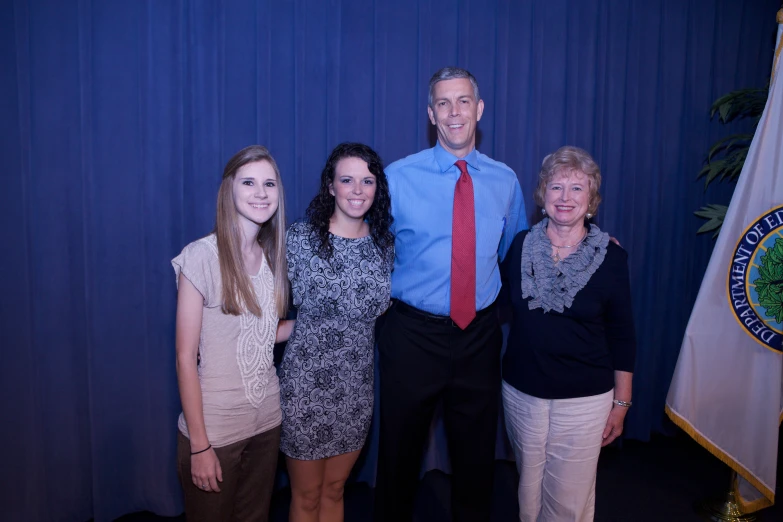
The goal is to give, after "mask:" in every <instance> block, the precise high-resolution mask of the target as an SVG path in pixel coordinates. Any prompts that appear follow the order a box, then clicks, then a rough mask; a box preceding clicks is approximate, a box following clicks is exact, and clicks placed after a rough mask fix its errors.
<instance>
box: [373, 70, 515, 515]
mask: <svg viewBox="0 0 783 522" xmlns="http://www.w3.org/2000/svg"><path fill="white" fill-rule="evenodd" d="M428 101H429V105H428V107H427V112H428V114H429V118H430V121H431V122H432V124H433V125H435V127H436V129H437V133H438V142H437V144H436V145H435V147H433V148H431V149H427V150H423V151H421V152H419V153H417V154H413V155H411V156H408V157H407V158H404V159H401V160H399V161H396V162H394V163H392V164H391V165H389V167H387V169H386V175H387V177H388V180H389V189H390V192H391V195H392V213H393V215H394V228H395V234H396V241H395V249H396V258H395V261H394V272H393V273H392V298H393V299H394V300H395V301H394V304H393V305H392V307H391V309H390V311H389V313H388V314H387V317H386V321H385V324H384V326H383V330H382V332H381V334H380V336H379V353H380V359H379V365H380V375H381V382H380V389H381V406H380V409H381V416H380V420H381V436H380V449H379V462H378V479H377V484H376V493H375V499H376V500H375V519H376V521H389V522H392V521H393V522H405V521H410V520H411V519H412V516H413V515H412V513H413V503H414V498H415V495H416V489H417V484H418V478H419V470H420V468H421V456H422V452H423V448H424V443H425V441H426V438H427V435H428V433H429V426H430V423H431V421H432V416H433V413H434V410H435V407H436V405H437V404H438V403H439V402H441V401H442V404H443V412H444V422H445V428H446V436H447V438H448V445H449V455H450V459H451V466H452V494H451V498H452V513H453V520H454V521H456V522H462V521H464V522H468V521H469V522H482V521H488V520H489V513H490V500H491V493H492V475H493V467H494V457H495V437H496V429H497V417H498V396H499V389H500V349H501V345H502V333H501V330H500V324H499V321H498V318H497V314H496V312H495V307H494V302H495V299H496V298H497V296H498V292H499V291H500V284H501V283H500V274H499V270H498V261H499V260H501V259H502V258H503V256H504V255H505V254H506V251H507V250H508V248H509V245H510V244H511V241H512V240H513V239H514V236H515V235H516V233H517V232H518V231H520V230H523V229H525V228H527V220H526V217H525V206H524V201H523V197H522V190H521V188H520V186H519V181H518V180H517V177H516V174H514V171H512V170H511V169H510V168H508V167H507V166H506V165H504V164H503V163H500V162H498V161H495V160H493V159H491V158H489V157H487V156H485V155H484V154H481V153H480V152H478V151H477V150H476V127H477V125H478V122H479V120H480V119H481V115H482V113H483V111H484V101H483V100H482V99H481V97H480V95H479V88H478V83H477V82H476V79H475V78H474V77H473V75H472V74H470V73H469V72H468V71H465V70H463V69H457V68H451V67H447V68H444V69H441V70H440V71H438V72H436V73H435V75H433V77H432V79H431V80H430V86H429V100H428ZM458 160H464V163H460V164H461V167H460V166H458V164H457V161H458ZM465 167H467V169H466V170H467V174H468V175H469V177H470V181H472V189H473V190H472V193H473V206H474V209H475V223H474V227H475V317H474V318H473V319H472V320H470V323H469V324H467V325H464V326H465V327H464V328H462V327H460V326H458V325H457V324H456V323H455V320H452V317H451V316H454V313H453V310H452V309H451V302H452V301H451V297H452V296H451V293H452V292H451V289H452V274H451V267H452V215H453V209H454V206H455V205H456V204H457V203H456V202H455V186H456V184H457V180H458V179H461V175H462V173H461V168H465ZM460 208H462V207H460ZM455 227H456V223H455ZM455 230H456V228H455ZM469 236H472V234H469ZM454 246H455V248H456V249H457V250H459V248H461V247H460V245H458V244H457V242H455V243H454ZM470 248H472V245H470ZM469 257H472V256H469ZM471 271H472V269H471ZM471 275H472V274H471ZM457 277H458V278H459V277H461V275H457ZM471 286H472V285H471ZM472 295H473V292H472V288H471V293H470V296H471V297H472ZM472 316H473V310H470V317H472ZM457 322H460V321H457Z"/></svg>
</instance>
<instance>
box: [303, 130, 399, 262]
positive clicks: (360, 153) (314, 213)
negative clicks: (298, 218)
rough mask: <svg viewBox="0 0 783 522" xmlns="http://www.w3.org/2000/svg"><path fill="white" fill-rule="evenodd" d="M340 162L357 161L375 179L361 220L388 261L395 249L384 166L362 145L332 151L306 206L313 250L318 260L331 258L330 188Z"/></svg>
mask: <svg viewBox="0 0 783 522" xmlns="http://www.w3.org/2000/svg"><path fill="white" fill-rule="evenodd" d="M343 158H359V159H361V160H363V161H364V162H365V163H367V169H368V170H369V171H370V172H371V173H372V174H373V175H374V176H375V182H376V186H375V199H374V200H373V203H372V206H371V207H370V210H368V211H367V214H365V216H364V218H365V220H366V221H367V224H369V225H370V235H371V236H372V239H373V242H374V243H375V246H376V247H377V248H378V249H379V250H380V251H381V255H382V256H383V257H384V258H387V257H389V254H390V253H391V251H392V248H393V246H394V234H392V231H391V224H392V222H393V221H394V218H392V215H391V196H390V195H389V182H388V181H387V180H386V174H385V173H384V172H383V162H382V161H381V157H380V156H378V153H377V152H375V151H374V150H372V149H371V148H370V147H369V146H367V145H364V144H363V143H341V144H339V145H338V146H336V147H335V148H334V150H333V151H332V153H331V154H329V159H327V160H326V165H325V166H324V169H323V171H322V172H321V186H320V188H319V189H318V194H316V196H315V197H314V198H313V200H312V201H311V202H310V204H309V205H308V206H307V212H306V214H307V220H308V221H309V222H310V224H311V225H312V226H313V235H314V236H315V237H313V238H312V239H313V246H314V247H315V251H316V252H317V253H318V257H320V258H321V259H330V258H331V257H332V252H333V247H332V242H331V240H330V238H329V220H330V219H331V217H332V215H333V214H334V206H335V202H334V196H332V194H330V193H329V185H331V184H332V183H334V176H335V169H336V167H337V163H338V162H339V161H340V160H341V159H343Z"/></svg>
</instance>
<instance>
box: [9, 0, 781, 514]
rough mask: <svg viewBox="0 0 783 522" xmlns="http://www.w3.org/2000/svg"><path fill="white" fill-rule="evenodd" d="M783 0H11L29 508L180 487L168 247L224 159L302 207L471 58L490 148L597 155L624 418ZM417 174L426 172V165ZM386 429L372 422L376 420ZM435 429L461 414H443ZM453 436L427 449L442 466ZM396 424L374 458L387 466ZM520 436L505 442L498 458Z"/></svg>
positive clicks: (653, 402) (191, 231) (658, 387)
mask: <svg viewBox="0 0 783 522" xmlns="http://www.w3.org/2000/svg"><path fill="white" fill-rule="evenodd" d="M778 8H779V0H757V1H751V0H744V1H737V0H686V1H682V0H649V1H647V2H626V1H624V0H581V1H576V0H531V1H528V2H517V1H513V0H495V1H492V2H486V1H483V0H458V1H457V2H454V1H450V0H427V1H415V0H371V1H367V0H329V1H326V2H321V1H315V0H288V1H282V2H280V1H278V2H273V1H265V0H235V1H232V2H218V1H216V0H192V1H185V0H171V1H167V2H156V1H153V0H141V1H138V2H121V1H117V0H109V1H92V0H72V1H69V2H63V1H60V0H34V1H26V0H9V1H7V2H3V3H2V4H0V71H1V72H2V74H0V136H1V137H2V139H1V140H0V158H2V160H1V161H2V169H0V175H1V176H2V182H3V188H2V190H1V191H0V218H2V221H3V222H4V223H5V224H6V232H5V238H6V240H5V244H6V245H8V248H7V254H6V255H4V256H2V265H0V274H2V275H0V295H2V296H3V298H2V299H0V317H2V320H1V321H0V338H1V339H2V341H0V346H2V356H3V364H2V365H0V396H1V397H2V399H0V401H2V402H0V404H2V412H3V414H4V417H5V419H6V422H5V429H4V430H2V434H0V447H2V448H4V450H5V452H6V458H5V460H6V464H5V466H4V469H5V471H6V475H7V476H9V477H13V479H11V480H9V483H8V485H7V486H6V487H4V488H2V493H0V503H2V505H3V506H4V508H5V507H7V508H5V512H6V513H7V516H8V517H9V520H25V521H31V522H35V521H56V520H62V521H80V522H81V521H84V520H87V519H89V518H91V517H94V518H95V519H96V520H97V521H99V522H100V521H105V520H112V519H113V518H116V517H118V516H120V515H122V514H124V513H127V512H132V511H136V510H143V509H148V510H152V511H155V512H157V513H160V514H164V515H174V514H177V513H178V512H180V510H181V508H182V504H181V500H180V492H179V486H178V484H177V480H176V470H175V436H176V431H175V430H176V416H177V414H178V412H179V403H178V394H177V386H176V377H175V368H174V346H173V345H174V313H175V304H176V289H175V284H174V274H173V271H172V269H171V266H170V259H171V258H173V257H174V256H175V255H176V254H177V253H178V252H179V251H180V250H181V248H182V247H183V246H184V245H185V244H187V243H188V242H190V241H192V240H194V239H196V238H198V237H200V236H203V235H205V234H207V233H208V232H209V231H210V230H211V228H212V225H213V221H214V211H215V196H216V192H217V187H218V185H219V182H220V176H221V171H222V167H223V165H224V164H225V162H226V160H227V159H228V158H229V157H230V156H231V155H232V154H233V153H234V152H235V151H237V150H238V149H240V148H241V147H244V146H246V145H248V144H251V143H261V144H264V145H266V146H268V147H269V149H270V150H271V152H272V154H273V155H274V156H275V158H276V160H277V162H278V163H279V166H280V169H281V172H282V176H283V180H284V183H285V188H286V195H287V198H288V202H287V203H288V210H289V215H288V219H289V221H293V220H294V219H296V218H299V217H301V216H302V215H303V213H304V209H305V207H306V205H307V203H308V202H309V201H310V199H311V198H312V196H313V195H314V194H315V191H316V189H317V187H318V177H319V175H320V170H321V168H322V166H323V163H324V161H325V158H326V156H327V154H328V152H329V151H330V150H331V149H332V148H333V147H334V146H335V145H336V144H337V143H339V142H341V141H346V140H353V141H362V142H366V143H368V144H370V145H371V146H373V147H374V148H375V149H376V150H378V152H379V153H380V154H381V156H382V157H383V159H384V160H385V161H386V162H387V163H390V162H391V161H394V160H396V159H399V158H401V157H403V156H406V155H408V154H412V153H414V152H416V151H418V150H420V149H422V148H425V147H429V146H431V144H432V143H433V142H434V141H433V140H434V136H435V134H434V132H433V131H432V128H431V126H430V124H429V122H428V120H427V116H426V97H427V82H428V80H429V77H430V75H431V74H432V73H433V72H434V71H435V70H437V69H438V68H440V67H442V66H445V65H458V66H462V67H466V68H468V69H469V70H471V71H472V72H473V73H474V74H475V75H476V77H477V78H478V81H479V85H480V88H481V95H482V97H483V98H484V100H485V103H486V109H485V112H484V117H483V118H482V121H481V123H480V124H479V149H480V150H481V151H482V152H484V153H486V154H488V155H490V156H491V157H493V158H495V159H497V160H499V161H503V162H505V163H506V164H508V165H509V166H510V167H512V168H513V169H514V170H515V171H516V173H517V175H518V176H519V179H520V182H521V184H522V188H523V191H524V193H525V198H526V203H527V205H528V209H529V211H530V214H531V215H530V217H531V218H532V217H533V214H534V213H535V212H536V209H535V207H534V205H533V200H532V191H533V188H534V186H535V183H536V179H537V172H538V167H539V165H540V162H541V160H542V159H543V157H544V156H545V155H546V154H548V153H549V152H552V151H553V150H554V149H556V148H557V147H559V146H561V145H564V144H571V145H577V146H580V147H584V148H585V149H587V150H588V151H590V152H591V153H592V154H593V155H594V157H595V158H596V160H597V161H598V163H599V164H600V165H601V167H602V170H603V175H604V184H603V187H602V193H603V198H604V202H603V204H602V206H601V208H600V212H599V216H598V219H599V223H600V226H601V227H602V228H603V229H605V230H607V231H608V232H609V233H610V234H611V235H613V236H615V237H616V238H617V239H619V241H620V242H621V243H622V245H623V246H624V247H625V248H626V249H627V250H628V252H629V255H630V257H629V262H630V269H631V277H632V292H633V299H634V303H633V304H634V315H635V318H636V325H637V331H638V337H639V355H638V364H637V369H636V372H635V379H634V407H633V408H632V410H631V412H630V413H629V416H628V419H627V421H626V434H627V436H629V437H633V438H637V439H642V440H645V439H647V438H648V437H649V435H650V433H651V432H653V431H661V430H663V429H664V424H663V422H664V421H663V403H664V399H665V395H666V391H667V389H668V385H669V381H670V378H671V374H672V371H673V368H674V364H675V362H676V359H677V354H678V351H679V347H680V343H681V340H682V335H683V332H684V329H685V325H686V323H687V320H688V316H689V313H690V309H691V306H692V304H693V301H694V300H695V297H696V293H697V291H698V287H699V283H700V281H701V278H702V275H703V272H704V269H705V267H706V264H707V261H708V259H709V254H710V252H711V249H712V245H713V243H712V241H711V240H710V239H709V238H708V237H704V236H695V234H694V232H695V230H696V228H698V226H699V225H700V222H699V220H698V219H697V218H695V217H694V216H693V211H694V210H696V209H697V208H699V207H700V206H702V205H703V204H705V203H708V202H722V203H725V202H727V201H728V194H729V192H730V189H731V187H727V186H715V187H711V188H710V191H709V192H708V193H705V191H704V189H703V185H702V184H701V183H700V182H696V181H695V180H694V177H695V174H696V173H697V172H698V171H699V169H700V167H701V164H702V161H703V159H704V157H705V153H706V151H707V150H708V149H709V146H710V144H711V143H712V142H713V141H714V140H715V139H717V138H718V137H720V136H723V135H727V134H729V133H730V132H733V131H747V130H748V125H747V124H746V123H739V124H733V125H731V126H729V127H728V128H724V126H721V125H719V124H718V123H717V122H716V121H710V120H709V112H708V111H709V107H710V104H711V103H712V101H713V100H714V99H715V98H717V97H718V96H719V95H721V94H724V93H725V92H728V91H730V90H733V89H737V88H741V87H761V86H763V85H765V84H766V82H767V80H768V78H769V71H770V64H771V60H772V53H773V48H772V47H773V45H774V38H775V30H776V27H777V26H776V23H775V13H776V11H777V9H778ZM421 190H422V192H423V193H426V191H427V190H428V186H427V182H426V180H425V179H423V180H422V183H421ZM376 432H377V430H376V428H375V427H374V428H373V432H372V433H374V434H375V433H376ZM433 432H434V433H435V434H436V435H437V434H438V433H439V432H440V428H439V427H438V426H436V427H435V429H434V430H433ZM438 440H440V439H437V440H433V443H432V447H433V448H434V449H433V451H432V452H431V453H430V455H429V456H428V459H427V462H428V464H426V466H438V467H447V462H445V459H444V453H443V447H442V444H439V442H438ZM376 446H377V440H376V439H375V435H374V436H373V437H371V439H370V440H369V441H368V450H367V453H366V454H365V455H364V456H363V457H362V459H361V460H360V463H359V466H358V467H357V469H356V472H355V475H356V477H358V478H359V479H360V480H368V481H372V480H373V475H374V470H375V458H374V451H375V448H376ZM505 449H506V448H504V447H503V446H502V445H501V447H500V449H499V454H500V455H502V454H503V453H504V451H505Z"/></svg>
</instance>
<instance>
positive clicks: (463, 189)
mask: <svg viewBox="0 0 783 522" xmlns="http://www.w3.org/2000/svg"><path fill="white" fill-rule="evenodd" d="M455 165H456V166H457V167H459V170H460V172H461V173H462V174H461V175H460V177H459V179H458V180H457V186H456V187H455V188H454V215H453V217H452V222H451V319H452V320H453V321H454V322H455V323H456V324H457V326H459V327H460V328H462V329H463V330H464V329H465V328H467V327H468V325H469V324H470V322H471V321H472V320H473V318H474V317H476V214H475V211H474V208H473V180H472V179H470V174H468V164H467V163H466V162H465V160H457V162H456V163H455Z"/></svg>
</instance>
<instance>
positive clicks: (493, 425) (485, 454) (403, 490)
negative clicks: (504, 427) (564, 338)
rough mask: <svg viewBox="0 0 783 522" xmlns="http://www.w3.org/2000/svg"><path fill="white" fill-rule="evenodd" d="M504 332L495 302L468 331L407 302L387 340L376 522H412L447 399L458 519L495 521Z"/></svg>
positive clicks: (383, 334)
mask: <svg viewBox="0 0 783 522" xmlns="http://www.w3.org/2000/svg"><path fill="white" fill-rule="evenodd" d="M502 342H503V335H502V333H501V330H500V324H499V322H498V318H497V314H496V312H495V307H494V305H492V306H490V307H488V308H487V309H484V310H482V311H480V312H479V313H478V314H477V316H476V318H475V319H474V320H473V322H472V323H471V324H470V325H469V326H468V327H467V328H466V329H465V330H461V329H460V328H459V327H457V326H455V325H453V323H451V321H450V320H448V319H447V318H440V317H438V316H429V315H428V314H425V313H423V312H420V311H417V310H416V309H415V308H412V307H410V306H408V305H406V304H404V303H402V302H395V304H394V305H393V306H392V308H391V310H390V311H389V312H388V314H387V317H386V320H385V324H384V325H383V327H382V329H381V331H380V335H379V339H378V351H379V361H378V363H379V365H380V379H381V381H380V391H381V393H380V401H381V404H380V412H381V417H380V422H381V427H380V445H379V455H378V476H377V480H376V490H375V520H376V522H408V521H411V520H412V517H413V505H414V500H415V497H416V491H417V486H418V483H419V471H420V469H421V457H422V453H423V449H424V443H425V441H426V438H427V435H428V433H429V427H430V423H431V421H432V416H433V413H434V411H435V407H436V405H437V404H438V402H439V401H441V400H442V401H443V414H444V421H445V428H446V436H447V438H448V446H449V457H450V460H451V466H452V492H451V499H452V501H451V506H452V520H454V522H485V521H489V515H490V503H491V496H492V477H493V468H494V458H495V437H496V432H497V418H498V402H499V399H498V397H499V391H500V350H501V345H502Z"/></svg>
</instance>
